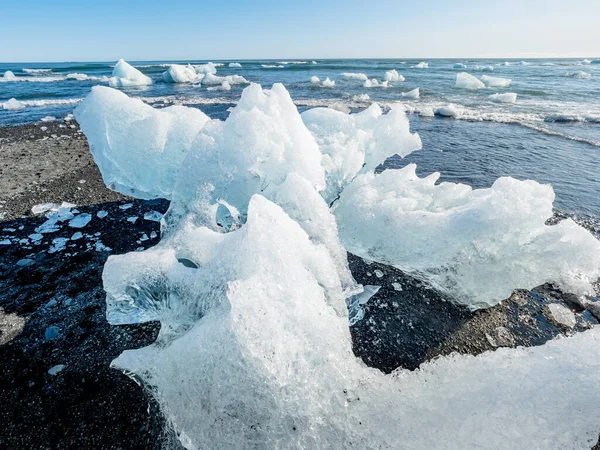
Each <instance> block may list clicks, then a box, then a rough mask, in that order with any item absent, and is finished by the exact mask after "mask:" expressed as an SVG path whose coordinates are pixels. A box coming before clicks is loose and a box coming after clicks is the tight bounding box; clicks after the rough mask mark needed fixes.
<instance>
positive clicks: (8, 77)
mask: <svg viewBox="0 0 600 450" xmlns="http://www.w3.org/2000/svg"><path fill="white" fill-rule="evenodd" d="M3 78H4V80H5V81H16V80H17V77H16V76H15V74H14V73H12V72H11V71H10V70H7V71H6V72H4V77H3Z"/></svg>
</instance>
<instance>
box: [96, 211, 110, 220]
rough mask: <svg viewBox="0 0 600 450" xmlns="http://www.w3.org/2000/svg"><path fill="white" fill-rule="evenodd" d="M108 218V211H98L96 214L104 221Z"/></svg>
mask: <svg viewBox="0 0 600 450" xmlns="http://www.w3.org/2000/svg"><path fill="white" fill-rule="evenodd" d="M106 216H108V211H104V210H102V211H98V213H96V217H98V219H104V218H105V217H106Z"/></svg>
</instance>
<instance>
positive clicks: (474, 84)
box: [456, 72, 485, 90]
mask: <svg viewBox="0 0 600 450" xmlns="http://www.w3.org/2000/svg"><path fill="white" fill-rule="evenodd" d="M456 87H457V88H459V89H472V90H475V89H482V88H484V87H485V84H483V82H481V81H480V80H478V79H477V78H475V77H474V76H473V75H471V74H470V73H467V72H461V73H459V74H456Z"/></svg>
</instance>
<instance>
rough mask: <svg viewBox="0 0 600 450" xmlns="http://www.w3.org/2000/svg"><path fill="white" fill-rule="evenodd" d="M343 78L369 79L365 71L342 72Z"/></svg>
mask: <svg viewBox="0 0 600 450" xmlns="http://www.w3.org/2000/svg"><path fill="white" fill-rule="evenodd" d="M342 78H344V79H345V80H360V81H366V80H368V79H369V77H367V76H366V75H365V74H364V73H353V72H344V73H343V74H342Z"/></svg>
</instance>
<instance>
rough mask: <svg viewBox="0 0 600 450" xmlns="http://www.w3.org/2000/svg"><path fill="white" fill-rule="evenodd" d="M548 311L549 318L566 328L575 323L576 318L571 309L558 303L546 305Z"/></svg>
mask: <svg viewBox="0 0 600 450" xmlns="http://www.w3.org/2000/svg"><path fill="white" fill-rule="evenodd" d="M546 308H548V311H549V312H550V319H551V320H553V321H554V322H555V323H557V324H559V325H562V326H564V327H567V328H573V327H574V326H575V325H576V324H577V318H576V317H575V314H574V313H573V311H571V310H570V309H569V308H567V307H566V306H565V305H562V304H560V303H550V304H549V305H546Z"/></svg>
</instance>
